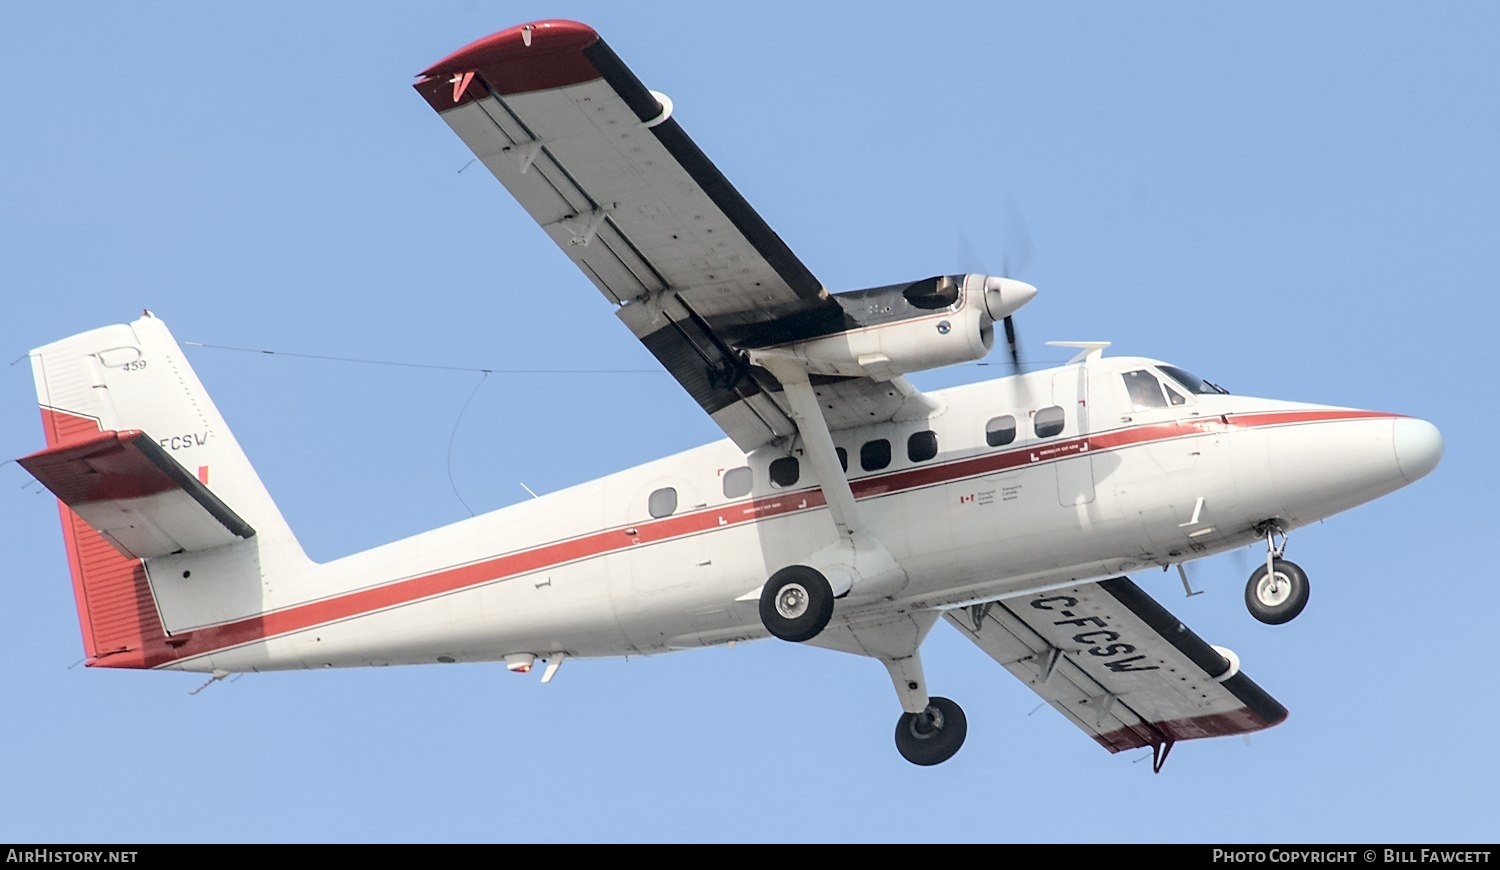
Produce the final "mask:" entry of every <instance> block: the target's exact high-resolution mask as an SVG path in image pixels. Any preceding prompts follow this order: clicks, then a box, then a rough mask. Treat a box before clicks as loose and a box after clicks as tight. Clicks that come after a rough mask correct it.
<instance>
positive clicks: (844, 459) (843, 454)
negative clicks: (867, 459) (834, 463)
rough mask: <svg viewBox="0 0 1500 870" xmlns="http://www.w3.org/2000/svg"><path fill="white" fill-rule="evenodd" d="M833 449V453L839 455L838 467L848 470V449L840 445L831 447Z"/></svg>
mask: <svg viewBox="0 0 1500 870" xmlns="http://www.w3.org/2000/svg"><path fill="white" fill-rule="evenodd" d="M833 450H834V452H835V453H837V454H838V455H839V468H842V469H844V470H845V471H848V470H849V451H847V450H845V449H844V448H842V447H835V448H833Z"/></svg>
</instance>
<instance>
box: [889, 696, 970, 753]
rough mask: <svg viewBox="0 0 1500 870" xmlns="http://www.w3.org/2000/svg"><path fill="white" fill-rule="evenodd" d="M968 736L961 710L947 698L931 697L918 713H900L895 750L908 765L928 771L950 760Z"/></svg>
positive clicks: (966, 722) (967, 727)
mask: <svg viewBox="0 0 1500 870" xmlns="http://www.w3.org/2000/svg"><path fill="white" fill-rule="evenodd" d="M968 733H969V720H968V718H967V717H965V716H964V710H963V708H962V707H960V706H958V705H957V704H955V703H954V702H952V701H950V700H948V699H947V698H938V697H933V698H929V699H928V701H927V709H925V710H923V711H922V712H920V713H902V714H901V718H900V719H898V720H897V721H896V750H897V751H898V752H900V753H901V757H902V758H905V759H906V760H907V761H910V762H911V763H912V764H919V765H922V766H923V767H930V766H931V765H934V764H942V763H943V762H945V761H947V760H948V759H950V758H952V757H953V754H954V753H955V752H957V751H958V749H959V747H960V746H963V745H964V737H966V736H968Z"/></svg>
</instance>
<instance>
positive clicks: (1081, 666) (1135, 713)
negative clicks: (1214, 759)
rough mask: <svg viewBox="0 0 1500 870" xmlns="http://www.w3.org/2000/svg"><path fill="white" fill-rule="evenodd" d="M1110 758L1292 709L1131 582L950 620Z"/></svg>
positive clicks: (1257, 722) (1245, 725)
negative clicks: (1286, 706)
mask: <svg viewBox="0 0 1500 870" xmlns="http://www.w3.org/2000/svg"><path fill="white" fill-rule="evenodd" d="M943 616H944V618H946V619H947V620H948V621H949V622H950V623H952V624H953V625H954V626H956V627H957V628H958V629H959V631H960V632H962V633H963V635H964V636H965V637H967V638H969V639H970V640H972V641H973V642H974V643H975V644H977V645H978V646H979V648H980V649H982V650H984V651H985V652H986V653H988V654H989V655H990V657H991V658H993V659H994V660H995V661H997V662H999V663H1000V664H1002V665H1004V666H1005V667H1006V669H1007V670H1009V671H1010V672H1011V673H1013V674H1015V675H1016V676H1017V677H1020V678H1021V680H1022V681H1023V682H1025V683H1026V684H1027V685H1028V686H1030V687H1031V688H1032V690H1033V691H1035V692H1036V693H1037V694H1038V695H1041V696H1042V698H1043V700H1045V701H1047V702H1048V703H1050V704H1051V705H1052V706H1053V707H1054V708H1056V709H1057V710H1058V711H1059V712H1061V713H1062V714H1063V715H1064V716H1066V717H1067V718H1068V719H1069V720H1070V721H1071V722H1072V723H1073V724H1074V725H1077V726H1078V727H1079V728H1081V729H1083V730H1084V731H1085V732H1087V733H1088V734H1089V735H1090V736H1092V737H1093V738H1094V739H1095V740H1096V741H1098V742H1099V744H1100V745H1101V746H1103V747H1104V748H1105V749H1108V750H1109V751H1110V752H1120V751H1121V750H1125V749H1138V748H1141V747H1146V746H1150V747H1153V748H1154V749H1156V750H1157V753H1158V755H1157V758H1158V762H1160V760H1163V759H1164V758H1165V752H1166V750H1167V749H1169V748H1170V747H1171V746H1172V744H1173V743H1176V742H1177V741H1179V740H1191V739H1194V738H1198V737H1222V736H1225V735H1229V734H1248V733H1250V732H1252V731H1259V730H1261V729H1263V728H1269V727H1271V726H1272V725H1275V724H1277V723H1279V722H1281V721H1282V720H1284V719H1286V715H1287V711H1286V708H1285V707H1283V706H1281V704H1279V703H1277V702H1276V700H1275V699H1273V698H1272V697H1271V696H1270V695H1268V694H1266V692H1265V691H1264V690H1262V689H1261V688H1260V686H1257V685H1256V684H1255V683H1254V682H1252V681H1251V679H1250V678H1249V677H1247V676H1245V675H1244V674H1242V673H1239V668H1238V665H1237V663H1234V662H1231V661H1230V659H1228V658H1226V657H1225V656H1224V654H1223V653H1221V652H1220V651H1219V650H1218V649H1216V648H1215V647H1212V646H1210V645H1209V644H1207V643H1205V642H1204V641H1203V640H1202V639H1201V638H1199V637H1198V636H1197V635H1196V634H1194V633H1193V632H1192V631H1190V630H1188V628H1187V627H1186V626H1184V625H1183V624H1182V623H1181V622H1179V621H1178V620H1177V618H1176V617H1174V616H1172V614H1170V613H1168V612H1167V611H1166V609H1165V608H1163V607H1162V606H1161V605H1160V604H1158V603H1156V601H1155V600H1153V599H1152V598H1151V597H1150V596H1149V595H1147V594H1146V593H1145V592H1143V591H1141V588H1140V587H1139V586H1136V585H1135V584H1134V583H1132V582H1131V581H1130V580H1129V579H1127V578H1125V577H1116V578H1114V579H1112V580H1104V581H1100V582H1097V583H1085V584H1080V585H1078V586H1076V587H1073V588H1069V589H1060V590H1053V591H1049V592H1038V593H1031V594H1028V595H1026V596H1024V597H1021V598H1012V599H1004V600H1000V601H992V602H988V603H985V604H979V605H974V606H971V607H968V608H965V609H963V610H959V611H949V612H947V613H945V614H943Z"/></svg>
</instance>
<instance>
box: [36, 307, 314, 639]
mask: <svg viewBox="0 0 1500 870" xmlns="http://www.w3.org/2000/svg"><path fill="white" fill-rule="evenodd" d="M31 364H32V373H33V375H34V377H35V379H36V391H37V399H38V401H39V402H40V404H41V410H42V428H43V431H44V432H45V434H46V439H47V449H45V450H42V451H39V452H38V453H35V454H32V455H31V456H28V457H26V458H24V459H22V460H21V464H22V465H24V466H25V467H26V468H27V470H28V471H30V472H31V473H32V474H33V475H35V476H36V477H37V479H38V480H40V481H41V482H42V483H43V484H45V485H46V486H47V487H48V488H49V489H51V490H52V491H53V493H54V494H56V495H57V496H58V498H59V502H60V505H59V506H60V509H61V512H62V524H63V538H64V541H65V543H66V546H67V549H68V562H69V567H70V569H71V571H72V574H73V592H74V596H75V598H76V600H77V605H78V617H79V622H80V625H81V628H82V631H83V641H84V649H85V652H86V654H87V655H88V659H89V663H90V664H91V665H101V666H106V667H151V666H154V665H156V664H161V663H162V662H163V661H164V660H169V659H170V655H169V651H170V650H171V649H173V648H175V647H174V641H173V637H172V635H173V633H174V632H176V631H180V630H182V629H184V628H186V629H191V628H193V627H195V626H197V625H201V624H204V623H207V622H213V621H217V620H220V619H225V618H232V617H235V616H243V615H246V613H253V612H255V611H256V610H257V608H258V602H259V595H260V582H261V574H262V569H263V568H269V567H272V565H276V566H278V567H287V566H291V565H305V564H306V563H307V557H306V556H305V555H304V554H303V552H302V548H301V546H300V545H298V543H297V541H296V538H295V537H294V536H293V535H292V533H291V529H290V528H288V527H287V524H286V520H285V519H283V518H282V516H281V512H280V511H279V510H277V508H276V505H275V503H274V502H273V501H272V500H271V497H270V494H269V493H267V492H266V489H265V486H264V485H263V484H262V483H261V481H260V478H259V477H258V476H257V475H256V473H255V470H254V469H253V468H252V467H251V466H250V462H249V460H248V459H247V458H246V457H245V454H244V452H243V451H242V450H241V449H240V446H239V443H238V442H236V441H235V438H234V435H233V434H232V433H231V432H230V431H229V427H228V426H227V425H225V423H224V420H223V418H222V417H221V416H220V415H219V411H218V409H217V408H215V407H214V404H213V401H212V400H210V399H209V397H208V393H207V392H206V391H205V390H204V389H203V385H202V384H201V383H199V381H198V377H197V375H195V374H194V373H193V370H192V368H191V367H190V366H189V365H188V363H187V360H186V359H185V358H184V357H183V354H182V350H181V348H179V347H178V345H177V342H176V341H175V340H174V339H173V338H172V335H171V333H170V332H168V331H167V327H166V325H165V324H163V323H162V322H161V321H160V320H158V319H156V318H155V317H154V316H152V315H151V314H150V313H149V312H147V313H146V315H145V316H143V317H141V318H140V319H139V320H136V321H135V322H134V323H130V324H119V325H115V326H107V327H103V328H101V329H95V330H91V331H89V332H84V333H80V334H78V335H75V336H72V337H70V338H65V339H62V340H60V341H56V342H53V343H52V344H48V345H45V346H43V347H40V348H37V349H36V350H33V351H32V352H31ZM195 551H197V552H203V551H207V553H208V554H209V555H205V556H203V557H202V558H212V559H214V561H215V567H216V568H217V569H218V570H215V571H212V572H203V571H200V572H199V573H200V574H210V575H211V576H210V577H206V578H202V579H200V580H199V581H197V582H195V583H193V584H191V585H189V584H187V583H185V582H184V580H185V578H188V577H189V575H190V573H191V572H190V571H188V570H182V571H163V572H159V573H160V574H161V576H160V577H158V578H153V577H152V575H151V572H148V570H147V569H148V563H149V565H150V567H151V568H153V569H154V568H155V567H156V566H157V565H158V564H164V563H169V562H172V561H173V560H177V561H181V560H183V559H184V558H187V557H185V556H184V555H183V554H184V553H187V554H189V555H191V554H192V553H194V552H195ZM230 551H233V553H234V554H235V555H233V556H231V557H228V558H226V557H225V556H224V553H226V552H230ZM214 554H217V555H214ZM268 561H269V562H270V563H271V564H266V563H267V562H268ZM184 564H185V563H184ZM174 567H176V566H175V565H174ZM175 575H180V577H178V576H175ZM153 579H156V580H157V582H156V583H155V584H154V585H155V589H154V594H153V583H152V582H151V581H152V580H153ZM172 599H176V602H175V603H176V604H177V606H175V607H173V606H172V605H173V604H174V601H173V600H172ZM208 599H211V602H210V603H209V604H205V601H206V600H208ZM173 611H175V614H174V612H173Z"/></svg>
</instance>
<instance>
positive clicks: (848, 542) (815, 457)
mask: <svg viewBox="0 0 1500 870" xmlns="http://www.w3.org/2000/svg"><path fill="white" fill-rule="evenodd" d="M750 361H751V362H752V363H754V364H756V365H758V366H761V367H763V368H765V370H766V371H768V372H770V373H771V374H772V375H774V376H775V378H776V380H778V381H780V382H781V387H782V390H783V392H784V394H785V396H786V398H787V403H788V404H790V405H791V412H792V413H791V417H792V422H793V423H794V424H795V425H796V427H797V434H798V435H800V436H801V437H802V446H803V447H804V448H805V449H806V451H807V461H808V464H809V465H810V466H812V471H813V475H814V476H815V477H816V478H817V480H818V486H819V487H820V488H821V489H822V490H823V497H824V499H826V500H827V502H828V512H829V514H831V515H832V517H833V524H834V526H835V528H837V530H838V537H839V539H838V541H836V542H835V543H834V544H832V545H830V546H828V547H825V548H824V549H822V550H820V551H819V552H817V553H815V554H814V555H813V557H812V559H811V560H809V561H810V562H811V564H812V565H813V566H814V567H816V568H818V569H819V570H821V571H822V572H823V574H824V576H826V577H827V578H828V582H829V584H830V585H831V586H832V587H833V591H834V594H835V595H836V596H839V597H843V596H844V595H846V594H853V595H854V596H856V597H858V598H885V597H889V596H891V595H894V594H896V593H897V592H899V591H901V590H902V589H903V588H905V587H906V583H907V576H906V571H905V570H904V569H903V568H902V567H901V566H900V565H899V564H897V563H896V559H895V557H894V556H892V555H891V553H890V551H889V550H887V549H886V548H885V545H884V544H882V543H880V541H879V540H878V539H876V538H875V537H874V536H873V535H871V534H870V532H869V531H868V529H867V528H866V526H865V523H864V520H863V519H862V518H861V516H860V512H859V506H858V505H857V504H855V501H854V490H853V489H852V488H851V487H850V486H849V478H848V476H847V475H846V474H845V473H844V468H843V466H842V465H840V464H839V458H838V450H837V448H835V447H834V445H833V434H832V433H831V432H829V431H828V421H827V420H825V419H824V418H823V410H822V408H821V407H819V405H818V397H817V394H816V393H814V392H813V388H812V381H811V380H810V379H809V377H808V374H807V370H806V369H804V368H803V367H802V366H801V365H800V364H799V363H798V362H797V361H796V360H794V359H790V358H788V357H785V356H781V355H779V354H776V353H773V352H767V351H761V350H752V351H750Z"/></svg>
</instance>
